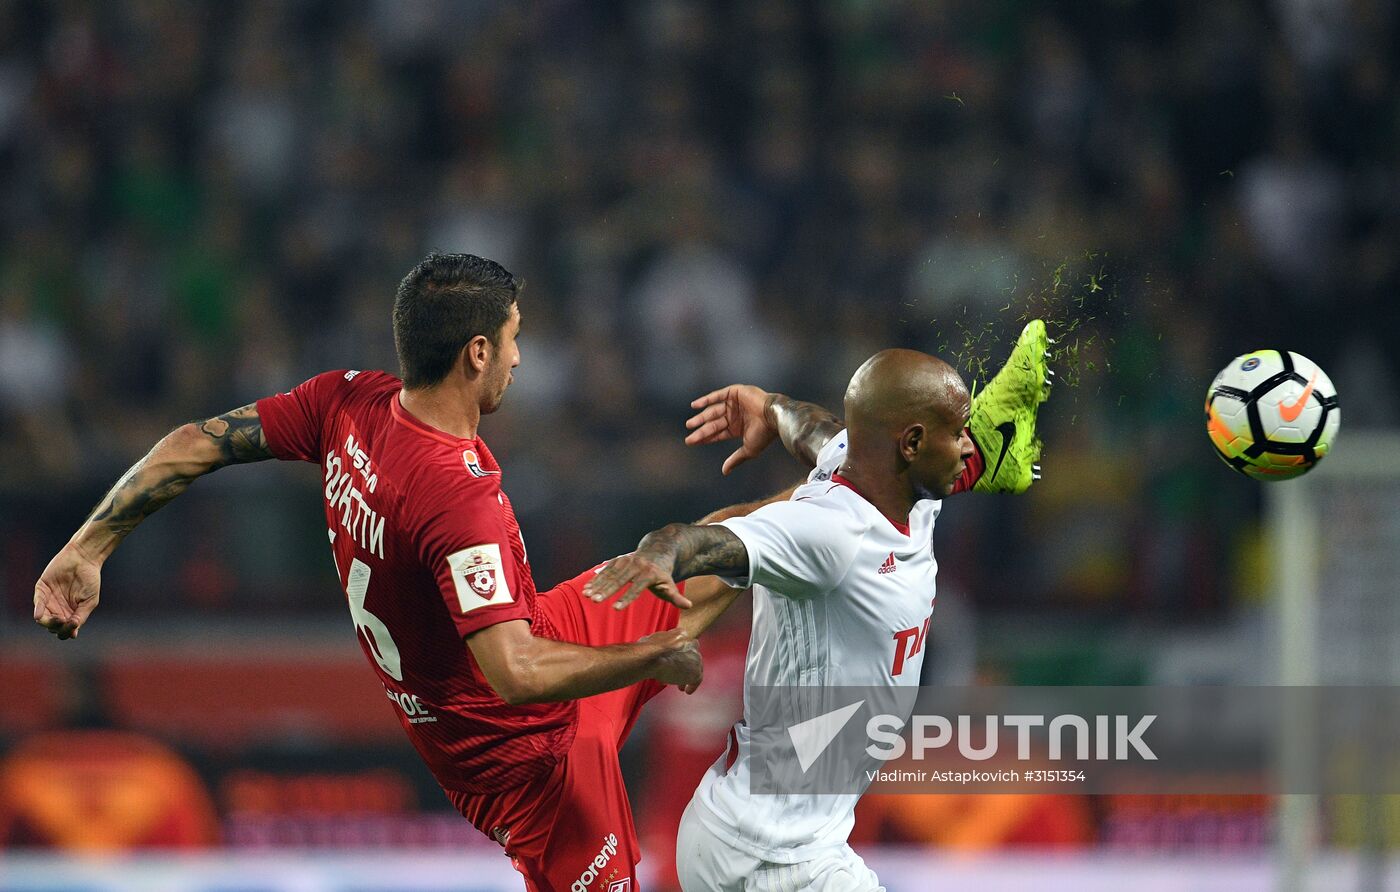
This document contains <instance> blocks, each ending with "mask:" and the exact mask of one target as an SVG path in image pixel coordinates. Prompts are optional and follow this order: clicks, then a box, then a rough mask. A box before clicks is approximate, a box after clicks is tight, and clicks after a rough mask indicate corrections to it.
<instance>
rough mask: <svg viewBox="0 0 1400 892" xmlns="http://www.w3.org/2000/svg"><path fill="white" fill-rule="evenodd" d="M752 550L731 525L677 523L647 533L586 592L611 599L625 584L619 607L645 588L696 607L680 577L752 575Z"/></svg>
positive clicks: (618, 601) (585, 589) (589, 583)
mask: <svg viewBox="0 0 1400 892" xmlns="http://www.w3.org/2000/svg"><path fill="white" fill-rule="evenodd" d="M748 570H749V553H748V550H747V549H746V548H744V543H743V542H742V541H741V540H740V539H739V537H738V536H736V535H734V533H733V532H731V531H730V530H729V529H728V528H726V527H722V526H715V525H706V526H700V525H696V524H688V523H673V524H669V525H667V526H664V527H662V528H661V529H659V530H656V531H654V532H651V533H647V534H646V535H645V536H643V537H642V541H641V542H640V543H639V544H638V545H637V550H636V551H634V552H632V553H631V554H624V555H623V556H622V557H619V558H613V559H612V560H611V561H609V562H608V565H607V566H606V567H604V568H603V571H602V572H601V573H599V574H598V575H597V576H594V577H593V578H592V579H591V580H589V582H588V585H586V586H584V589H583V593H584V595H585V596H587V597H588V598H591V599H592V600H594V601H602V600H605V599H607V598H609V597H611V596H612V595H614V594H615V593H617V592H618V591H619V590H621V591H622V597H620V598H618V599H617V601H616V603H614V604H613V607H615V608H617V609H618V610H621V609H623V608H624V607H626V606H627V605H629V604H631V603H632V602H633V601H635V600H637V597H638V596H639V595H641V593H642V592H644V591H650V592H652V593H653V594H655V595H656V596H657V597H659V598H661V599H662V600H665V601H670V602H671V603H673V604H681V605H682V606H684V607H687V608H688V607H690V606H691V605H690V602H689V601H687V600H686V599H685V598H684V597H682V596H681V594H680V592H679V591H678V590H677V589H676V580H677V579H688V578H690V577H691V576H702V575H716V576H746V575H747V574H748Z"/></svg>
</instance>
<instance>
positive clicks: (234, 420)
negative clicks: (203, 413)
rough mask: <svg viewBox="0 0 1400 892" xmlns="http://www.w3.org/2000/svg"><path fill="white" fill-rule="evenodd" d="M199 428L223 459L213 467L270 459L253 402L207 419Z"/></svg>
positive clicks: (260, 422) (265, 438) (269, 452)
mask: <svg viewBox="0 0 1400 892" xmlns="http://www.w3.org/2000/svg"><path fill="white" fill-rule="evenodd" d="M199 429H200V430H201V431H203V432H204V433H205V434H206V435H207V436H208V437H209V438H210V439H212V440H213V441H214V442H215V443H217V444H218V446H219V453H220V455H221V457H222V458H221V461H220V462H219V464H217V465H215V467H219V468H221V467H223V466H224V465H232V464H238V463H240V462H249V461H262V460H263V459H267V458H272V453H271V451H269V450H268V448H267V436H266V435H265V434H264V433H263V428H262V420H261V419H259V418H258V408H257V406H256V405H247V406H244V407H243V408H241V409H234V410H233V411H232V412H227V413H225V414H223V415H219V416H217V417H214V418H210V419H209V420H208V421H206V422H204V423H203V424H202V425H200V426H199Z"/></svg>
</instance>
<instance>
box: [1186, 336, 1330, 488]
mask: <svg viewBox="0 0 1400 892" xmlns="http://www.w3.org/2000/svg"><path fill="white" fill-rule="evenodd" d="M1341 423H1342V412H1341V409H1339V408H1338V407H1337V391H1336V389H1335V388H1334V387H1333V386H1332V380H1331V379H1330V378H1328V377H1327V374H1326V373H1325V372H1323V371H1322V369H1320V368H1318V367H1317V363H1315V362H1313V361H1312V360H1311V359H1308V358H1307V357H1306V356H1301V355H1299V354H1297V353H1291V352H1289V351H1287V350H1255V351H1254V352H1253V353H1246V354H1245V355H1243V356H1237V357H1235V358H1234V359H1232V360H1230V364H1229V365H1227V366H1225V368H1224V369H1222V370H1221V372H1220V374H1218V375H1216V376H1215V380H1214V381H1212V382H1210V389H1209V390H1208V391H1206V433H1208V434H1209V435H1210V442H1211V445H1213V446H1214V447H1215V451H1216V453H1217V454H1218V455H1219V456H1220V458H1221V460H1222V461H1224V462H1225V464H1227V465H1229V466H1230V467H1232V468H1234V469H1235V470H1236V471H1239V472H1240V473H1241V474H1244V475H1245V476H1246V477H1253V478H1254V479H1255V480H1287V479H1288V478H1290V477H1297V476H1298V475H1300V474H1303V473H1306V472H1307V471H1308V469H1309V468H1311V467H1312V466H1313V465H1315V464H1317V463H1318V462H1319V461H1321V460H1322V457H1323V456H1324V455H1326V454H1327V452H1328V450H1330V449H1331V448H1332V441H1333V440H1335V439H1336V437H1337V428H1338V427H1339V426H1340V425H1341Z"/></svg>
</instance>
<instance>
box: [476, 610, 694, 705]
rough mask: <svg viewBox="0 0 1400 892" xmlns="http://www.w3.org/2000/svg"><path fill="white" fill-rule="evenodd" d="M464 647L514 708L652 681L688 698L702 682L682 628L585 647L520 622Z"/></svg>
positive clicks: (487, 633)
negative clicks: (675, 688)
mask: <svg viewBox="0 0 1400 892" xmlns="http://www.w3.org/2000/svg"><path fill="white" fill-rule="evenodd" d="M467 647H469V648H470V649H471V652H472V656H473V657H475V658H476V662H477V665H478V666H480V667H481V672H482V674H483V675H485V676H486V680H487V682H489V683H490V685H491V687H492V688H493V689H495V691H496V693H497V694H499V695H500V696H501V699H502V700H504V701H506V702H507V703H509V704H511V705H512V706H518V705H521V704H524V703H553V702H558V701H562V700H579V699H582V698H584V697H591V696H593V695H594V694H601V693H603V692H605V691H615V690H617V689H618V688H625V687H627V686H628V685H631V684H636V683H637V682H639V681H643V680H645V679H648V678H651V679H655V680H657V681H659V682H661V683H662V684H674V685H677V686H679V687H680V689H681V690H683V691H685V692H686V693H687V694H692V693H694V692H695V689H696V688H697V687H699V686H700V682H701V680H702V679H703V678H704V666H703V664H702V663H701V660H700V651H699V649H697V648H696V646H695V639H694V638H693V637H692V636H691V635H690V634H689V633H688V632H686V631H685V630H683V629H669V630H667V631H664V632H656V633H654V634H651V635H648V636H646V637H645V638H643V639H641V640H640V641H636V642H633V643H631V644H610V645H607V646H604V647H586V646H584V645H582V644H571V643H569V642H567V641H555V640H553V639H551V638H539V637H536V636H534V635H532V634H530V625H529V623H527V622H525V620H520V619H517V620H511V621H510V622H504V623H497V624H496V625H494V626H487V627H486V628H484V629H482V630H481V631H479V632H476V633H474V634H472V635H469V636H467Z"/></svg>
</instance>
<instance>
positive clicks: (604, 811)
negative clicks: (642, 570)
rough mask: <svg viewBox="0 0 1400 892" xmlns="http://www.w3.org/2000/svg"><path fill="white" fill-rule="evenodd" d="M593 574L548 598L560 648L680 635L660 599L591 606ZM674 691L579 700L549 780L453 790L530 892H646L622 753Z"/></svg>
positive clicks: (653, 689) (628, 691)
mask: <svg viewBox="0 0 1400 892" xmlns="http://www.w3.org/2000/svg"><path fill="white" fill-rule="evenodd" d="M593 575H594V571H593V570H589V571H588V572H586V573H583V574H580V575H579V576H576V577H574V578H573V579H570V580H569V581H567V582H564V583H561V584H559V585H558V586H556V587H554V588H552V589H550V590H549V591H547V592H542V593H541V594H540V595H539V610H540V612H541V613H544V614H545V615H546V616H548V617H549V619H550V621H551V622H552V623H553V624H554V628H555V629H557V630H558V633H559V640H561V641H570V642H573V643H575V644H588V645H595V646H596V645H604V644H623V643H630V642H632V641H636V640H637V639H638V638H642V637H644V636H646V635H650V634H651V633H653V632H660V631H663V630H665V629H671V628H674V627H675V626H676V623H677V622H679V621H680V611H679V610H678V609H677V608H676V607H674V606H672V605H671V604H667V603H666V602H665V601H662V600H661V599H660V598H656V597H653V596H651V595H643V596H642V597H640V598H638V599H637V600H636V601H634V602H633V603H632V606H631V607H628V608H627V609H626V610H614V609H613V607H612V605H611V604H595V603H593V602H592V601H589V600H587V599H585V598H584V597H583V594H582V591H583V586H584V584H585V583H587V582H588V580H590V579H592V578H593ZM664 687H665V685H662V684H660V683H658V682H654V681H644V682H639V683H638V684H634V685H632V686H631V687H626V688H621V689H620V690H616V691H609V692H608V693H606V694H598V695H597V696H594V697H587V698H585V699H583V700H580V701H579V704H578V705H579V712H578V732H577V734H576V735H575V737H574V743H573V746H571V747H570V748H569V751H568V753H566V754H565V756H564V758H563V759H562V760H561V761H560V762H559V764H558V765H556V766H555V768H554V771H552V772H550V773H549V774H547V775H545V776H544V777H542V778H540V779H538V780H536V781H533V782H531V783H529V784H526V785H525V786H523V787H519V788H517V789H514V790H506V791H503V792H500V793H493V794H489V795H481V794H468V793H457V792H452V791H448V794H447V795H448V798H449V799H451V800H452V804H453V805H455V806H456V807H457V810H458V811H460V812H461V813H462V814H463V815H464V816H465V817H466V818H467V819H468V820H470V821H471V822H472V823H473V824H475V825H476V826H478V827H481V828H487V829H489V831H490V832H492V833H493V834H494V835H496V838H497V841H499V842H501V843H502V844H503V845H504V846H505V849H506V854H507V855H510V857H511V859H512V860H513V861H514V862H515V867H516V869H517V870H519V871H520V872H521V873H522V874H524V876H525V887H526V888H527V889H529V890H530V892H638V885H637V877H636V865H637V862H638V861H640V860H641V848H640V846H639V845H638V843H637V831H636V828H634V827H633V825H632V807H631V805H630V804H629V803H628V801H627V791H626V789H625V788H624V787H623V784H622V768H621V766H620V765H619V764H618V760H617V754H618V751H619V750H621V749H622V743H623V741H625V740H626V739H627V735H628V734H629V733H631V731H632V726H633V725H635V724H636V723H637V716H638V715H639V714H640V712H641V709H642V704H644V703H646V702H647V701H648V700H650V699H651V698H652V697H655V696H656V695H657V694H658V693H660V692H661V690H662V689H663V688H664Z"/></svg>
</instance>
